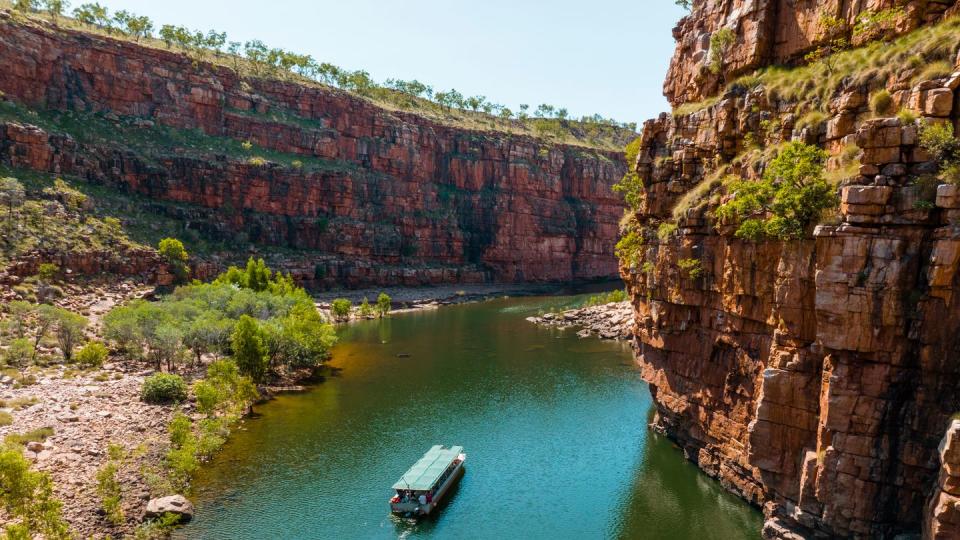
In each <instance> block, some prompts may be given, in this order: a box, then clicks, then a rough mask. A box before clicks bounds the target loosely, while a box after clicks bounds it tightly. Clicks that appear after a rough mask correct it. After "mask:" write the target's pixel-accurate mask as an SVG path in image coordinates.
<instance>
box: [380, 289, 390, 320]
mask: <svg viewBox="0 0 960 540" xmlns="http://www.w3.org/2000/svg"><path fill="white" fill-rule="evenodd" d="M390 306H391V300H390V295H388V294H387V293H384V292H382V293H380V296H378V297H377V312H378V313H379V314H380V317H386V316H387V314H388V313H390Z"/></svg>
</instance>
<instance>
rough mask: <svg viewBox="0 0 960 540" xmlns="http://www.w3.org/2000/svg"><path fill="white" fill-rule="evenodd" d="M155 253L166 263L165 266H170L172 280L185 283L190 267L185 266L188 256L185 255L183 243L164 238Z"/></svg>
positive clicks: (174, 239)
mask: <svg viewBox="0 0 960 540" xmlns="http://www.w3.org/2000/svg"><path fill="white" fill-rule="evenodd" d="M157 251H158V252H159V253H160V256H161V257H163V258H164V260H166V261H167V264H169V265H170V271H171V272H172V273H173V276H174V278H176V282H177V283H186V282H187V278H188V277H189V276H190V267H189V266H187V261H188V260H189V259H190V256H189V255H188V254H187V250H186V249H184V247H183V242H181V241H179V240H177V239H176V238H164V239H163V240H161V241H160V244H158V246H157Z"/></svg>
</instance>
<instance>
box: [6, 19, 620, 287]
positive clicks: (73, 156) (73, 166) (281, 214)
mask: <svg viewBox="0 0 960 540" xmlns="http://www.w3.org/2000/svg"><path fill="white" fill-rule="evenodd" d="M0 58H2V59H3V61H4V62H3V64H4V69H3V70H2V71H0V92H2V93H3V94H4V95H5V96H6V98H7V99H9V100H12V101H14V102H16V103H17V104H19V105H21V106H26V107H30V108H33V109H35V110H38V111H41V112H42V111H80V112H83V113H84V114H91V113H96V114H97V118H103V119H105V121H108V122H114V123H115V124H117V125H121V124H122V125H124V126H127V128H128V129H129V130H133V132H134V133H135V134H136V135H137V137H138V138H144V139H147V140H151V139H153V140H156V141H157V142H156V144H155V146H156V148H151V149H149V150H143V149H140V150H138V151H132V150H130V149H128V148H127V147H125V146H124V145H123V144H115V142H111V141H105V140H104V139H106V138H109V137H102V138H98V137H84V138H83V140H78V137H74V136H71V135H70V134H69V133H65V132H61V131H58V130H50V129H41V128H39V127H37V126H30V125H26V124H28V123H29V122H25V121H8V122H7V123H6V124H5V125H3V126H0V163H6V164H8V165H12V166H14V167H21V168H28V169H33V170H38V171H47V172H52V173H56V174H68V175H75V176H80V177H83V178H86V179H88V180H89V181H92V182H97V183H102V184H106V185H110V186H114V187H116V189H118V190H125V191H128V192H131V193H136V194H141V195H144V196H146V197H148V198H149V199H152V200H156V201H164V202H167V203H175V204H176V207H175V208H174V209H173V210H170V207H169V206H159V205H158V206H157V207H156V208H154V210H156V209H165V210H166V211H169V212H171V213H173V214H174V216H175V217H178V218H179V219H183V220H184V221H186V222H188V224H189V227H191V228H192V229H194V230H195V231H197V232H198V233H199V234H202V235H205V236H206V237H212V238H214V239H217V238H220V239H230V238H235V237H236V236H237V235H242V238H243V239H244V240H250V241H252V242H253V243H255V244H262V245H267V246H280V247H284V248H293V249H294V250H296V251H295V253H294V254H293V255H292V256H291V257H292V258H293V259H294V260H296V261H298V262H297V263H296V265H295V266H296V268H295V269H296V270H297V273H298V277H299V278H301V280H303V281H306V284H307V285H314V286H318V287H322V286H329V285H340V286H343V285H349V286H361V285H371V286H373V285H387V284H405V285H418V284H425V283H440V282H477V281H502V282H513V281H518V282H525V281H558V280H575V279H593V278H606V277H613V276H615V275H616V273H617V269H616V260H615V258H614V257H613V255H612V251H613V244H614V243H615V241H616V236H617V221H618V220H619V218H620V216H621V214H622V204H621V202H620V201H619V199H618V197H616V196H615V195H614V194H613V193H611V191H610V186H611V185H612V184H613V183H614V182H616V181H617V180H619V179H620V177H621V176H622V175H623V173H624V172H625V170H626V166H625V164H624V163H623V159H622V156H621V155H620V153H619V152H604V151H597V150H592V149H587V148H580V147H574V146H564V145H547V144H545V143H542V142H540V141H538V140H536V139H533V138H530V137H524V136H516V135H510V134H507V133H502V132H494V131H483V130H482V129H481V130H469V129H461V128H455V127H450V126H447V125H442V124H439V123H436V122H433V121H430V120H427V119H425V118H423V117H420V116H417V115H414V114H409V113H403V112H396V111H388V110H386V109H383V108H381V107H378V106H377V105H375V104H373V103H372V102H370V101H367V100H365V99H363V98H359V97H356V96H353V95H350V94H347V93H345V92H341V91H337V90H333V89H330V88H326V87H320V86H316V85H315V86H305V85H302V84H296V83H293V82H284V81H279V80H265V79H252V80H248V79H241V78H238V77H237V75H236V73H235V72H234V71H233V70H232V69H229V68H227V67H223V66H216V65H211V64H208V63H206V62H202V61H200V62H197V61H195V59H191V58H188V57H187V56H185V55H182V54H177V53H174V52H169V51H165V50H159V49H153V48H148V47H144V46H139V45H137V44H134V43H132V42H128V41H121V40H114V39H109V38H106V37H101V36H97V35H92V34H84V33H78V32H74V31H70V30H66V29H59V30H57V29H52V28H49V27H44V26H37V25H26V24H22V23H17V22H14V20H13V18H12V17H11V16H10V15H9V14H4V13H0ZM130 126H133V127H132V128H131V127H130ZM161 128H162V130H161ZM136 129H139V130H141V131H136ZM171 129H172V130H178V131H177V133H178V134H181V135H182V138H186V137H188V136H191V135H190V134H191V133H193V132H192V131H190V130H200V132H202V134H203V136H205V137H213V138H214V139H213V143H209V144H213V145H215V144H217V143H216V141H217V140H221V141H231V142H232V143H233V144H236V141H244V142H249V143H250V144H251V145H253V147H254V148H255V149H262V151H265V152H273V153H279V154H281V155H283V156H286V157H292V158H300V159H302V161H303V165H302V166H299V167H298V166H290V165H289V164H288V165H281V164H279V163H273V162H270V161H269V160H268V161H265V162H264V161H260V160H256V159H248V158H249V157H250V156H239V157H238V156H231V155H229V154H218V153H217V152H216V151H215V149H214V150H213V151H211V152H207V153H205V154H202V155H198V154H197V152H198V150H197V149H196V148H192V147H183V146H174V147H169V146H168V147H164V142H163V141H164V139H163V138H161V135H162V134H165V133H169V130H171ZM164 130H166V131H164ZM106 131H110V130H109V129H107V130H106ZM125 133H126V132H125ZM108 135H109V134H108ZM121 142H122V141H121ZM204 144H207V143H204ZM223 144H224V145H226V143H223ZM255 152H256V151H254V154H255ZM254 154H251V156H254V157H256V156H255V155H254Z"/></svg>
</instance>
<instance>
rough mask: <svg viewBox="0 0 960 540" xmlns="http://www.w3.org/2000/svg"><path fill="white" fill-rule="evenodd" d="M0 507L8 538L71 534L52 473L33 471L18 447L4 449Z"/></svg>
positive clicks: (51, 539)
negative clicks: (55, 495) (54, 488)
mask: <svg viewBox="0 0 960 540" xmlns="http://www.w3.org/2000/svg"><path fill="white" fill-rule="evenodd" d="M0 506H2V507H3V509H4V511H5V513H6V515H5V516H4V517H5V518H6V520H5V523H6V524H5V525H4V528H5V531H4V532H5V535H4V537H5V538H11V539H12V538H35V537H41V536H42V537H44V538H47V539H48V540H59V539H67V538H70V536H71V535H70V531H69V528H68V526H67V523H66V522H65V521H64V520H63V517H62V516H61V513H60V507H61V503H60V501H58V500H57V499H56V498H54V495H53V482H52V481H51V480H50V475H49V474H47V473H45V472H39V471H32V470H30V462H29V461H27V459H26V458H25V457H23V454H22V453H21V452H20V450H19V449H16V448H9V447H8V448H4V449H2V450H0Z"/></svg>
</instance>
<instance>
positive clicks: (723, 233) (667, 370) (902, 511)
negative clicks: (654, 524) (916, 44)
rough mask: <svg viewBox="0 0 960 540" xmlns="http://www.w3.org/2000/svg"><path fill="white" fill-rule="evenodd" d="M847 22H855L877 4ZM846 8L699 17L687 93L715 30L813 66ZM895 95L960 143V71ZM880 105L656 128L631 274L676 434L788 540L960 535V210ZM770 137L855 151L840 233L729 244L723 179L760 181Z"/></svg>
mask: <svg viewBox="0 0 960 540" xmlns="http://www.w3.org/2000/svg"><path fill="white" fill-rule="evenodd" d="M842 4H843V9H844V13H846V14H847V15H848V16H849V15H850V14H855V13H856V12H857V11H858V10H859V9H862V8H865V7H866V5H867V4H868V3H862V2H861V3H857V2H854V3H852V4H851V3H842ZM874 4H878V5H879V4H882V3H881V2H877V3H874ZM950 4H952V2H911V3H909V9H910V10H920V11H915V13H916V14H917V15H916V18H913V19H911V20H912V21H914V22H913V23H911V24H913V25H914V26H915V25H916V24H920V22H922V21H932V20H937V19H939V18H940V16H941V14H942V13H943V12H944V11H945V10H946V9H947V8H948V7H949V5H950ZM774 5H775V7H774ZM836 5H837V3H836V2H779V3H778V2H764V1H759V2H736V1H733V2H713V1H704V2H694V9H693V13H692V15H691V16H690V17H689V18H687V19H684V20H683V21H681V23H680V26H679V27H678V35H677V38H678V46H677V56H676V57H675V60H674V63H673V66H672V67H671V71H670V75H669V76H668V79H667V82H666V84H665V89H666V93H667V95H668V96H669V97H670V98H671V100H672V101H674V102H675V103H682V102H684V101H686V100H687V99H692V98H697V97H703V96H709V95H711V94H712V93H714V92H713V89H714V88H716V86H711V84H715V83H716V81H714V82H713V83H711V82H710V81H709V80H707V81H703V80H699V81H698V80H697V79H696V73H698V70H697V68H696V66H695V65H696V63H697V62H698V61H699V60H696V59H694V58H692V57H691V54H690V53H691V47H696V46H701V47H702V44H703V42H704V39H707V41H708V38H703V36H702V34H701V33H702V32H703V31H704V29H712V28H716V27H718V25H724V24H729V25H731V26H734V27H736V28H737V29H738V36H740V37H739V39H740V40H741V42H742V41H743V40H744V39H746V42H747V45H746V46H745V47H743V48H742V49H739V50H738V51H737V52H736V54H735V57H736V60H735V61H734V62H733V63H732V66H731V67H730V69H731V70H733V71H738V70H739V71H745V70H748V69H750V68H751V67H757V66H762V65H765V64H768V63H770V62H774V61H780V60H783V59H786V58H794V57H795V56H796V54H798V53H799V52H800V51H802V50H804V49H806V48H807V47H808V45H809V38H808V37H807V38H804V37H803V36H808V35H809V34H808V33H806V32H805V31H803V30H802V29H803V28H805V25H803V24H799V25H797V24H794V23H796V22H797V21H803V20H805V19H808V18H809V16H810V13H815V12H816V11H817V10H818V9H821V8H823V7H824V6H828V7H829V6H833V7H836ZM921 8H922V9H921ZM761 15H762V16H761ZM904 30H906V28H905V29H904ZM744 36H746V37H744ZM697 44H700V45H697ZM954 52H955V51H954ZM694 56H695V55H694ZM884 85H885V86H887V88H888V89H889V90H890V91H891V94H892V99H893V101H894V103H895V104H896V105H897V106H901V105H902V106H903V107H904V108H907V109H911V110H913V111H914V112H915V113H916V114H917V115H918V116H920V117H921V121H922V122H927V123H937V122H952V123H954V124H955V125H956V123H957V120H958V116H960V107H958V106H957V99H956V97H957V90H958V88H960V70H956V71H955V72H954V73H952V74H951V75H949V76H946V77H938V78H935V79H931V80H920V81H912V82H911V81H910V77H909V76H905V77H904V78H902V79H901V80H891V81H886V82H885V83H884ZM870 90H871V88H870V87H869V86H867V85H857V84H856V83H853V82H851V83H849V84H846V85H845V86H844V87H843V88H842V89H841V90H840V91H838V92H837V93H836V94H835V95H834V96H832V98H831V99H830V101H829V103H824V104H822V107H823V109H824V110H826V111H828V113H827V119H826V120H825V121H823V122H822V123H819V124H816V125H813V126H804V125H800V124H799V122H798V120H797V118H798V116H800V115H802V114H803V113H804V109H805V108H807V107H810V106H811V104H805V103H795V102H786V101H783V100H781V99H778V98H776V96H770V95H767V93H766V92H765V91H764V89H763V87H762V86H757V87H755V88H753V89H746V90H745V89H743V88H733V89H731V90H730V91H727V92H725V93H723V94H721V95H719V96H717V97H718V99H717V101H716V103H713V104H709V106H704V107H703V108H701V110H699V111H698V112H695V113H692V114H689V115H686V116H669V115H666V114H664V115H662V116H661V117H660V118H658V119H656V120H651V121H648V122H647V123H646V124H645V126H644V130H643V139H642V146H641V148H640V153H639V156H638V158H637V163H636V164H635V167H636V170H637V173H638V174H639V175H640V177H641V178H642V179H643V181H644V190H645V196H646V199H645V201H644V202H643V204H642V205H641V206H640V208H638V209H637V211H636V213H635V222H634V223H633V225H632V226H631V227H632V230H634V231H636V232H637V233H638V235H639V237H640V238H642V240H641V243H642V246H641V247H640V248H638V250H637V256H636V258H635V259H634V260H629V259H628V260H625V261H624V262H623V263H622V266H621V272H622V274H623V276H624V279H625V280H626V281H627V283H628V289H629V291H630V293H631V295H632V298H633V305H634V308H635V315H636V325H635V328H634V333H635V341H634V345H635V348H636V351H637V360H638V363H639V365H640V367H641V370H642V374H643V377H644V378H645V379H646V380H647V381H649V383H650V385H651V390H652V393H653V396H654V401H655V404H656V408H657V416H656V420H655V424H654V425H655V427H656V428H657V429H660V430H662V431H664V432H666V433H667V434H668V435H669V436H671V437H672V438H673V439H674V440H676V441H677V442H678V443H679V444H680V445H681V447H682V448H683V450H684V452H685V454H686V455H687V457H688V458H689V459H691V460H692V461H694V462H695V463H696V464H697V465H698V466H700V467H701V468H702V469H703V470H704V471H706V472H707V473H708V474H710V475H711V476H714V477H716V478H718V479H719V480H720V482H721V483H722V484H723V485H724V486H725V487H727V488H728V489H730V490H731V491H734V492H736V493H738V494H740V495H741V496H742V497H744V498H745V499H747V500H748V501H750V502H752V503H754V504H756V505H758V506H763V508H764V511H765V514H766V516H767V521H766V524H765V526H764V531H763V533H764V536H765V537H767V538H812V537H854V538H891V537H893V536H895V535H897V534H900V533H911V534H916V533H919V532H920V531H921V529H925V530H926V531H927V534H928V535H929V536H932V537H939V538H946V537H951V536H950V535H951V534H955V533H956V531H957V525H956V523H957V522H958V518H957V512H956V495H957V490H956V487H955V486H954V485H953V484H954V483H955V482H954V480H951V479H952V478H954V477H955V475H956V474H957V473H956V470H955V469H956V467H957V459H956V456H955V454H956V448H955V446H956V443H955V442H954V439H955V438H956V433H955V432H956V428H954V429H953V431H952V432H951V433H952V434H951V435H949V436H948V437H947V442H945V443H944V445H945V446H946V448H947V449H946V450H942V451H940V452H938V444H939V443H940V441H941V440H942V439H943V438H944V432H945V430H946V429H947V426H948V425H949V421H950V418H951V415H953V414H954V413H956V412H957V411H958V410H960V401H958V395H960V393H958V389H960V364H958V363H957V353H958V351H960V332H958V330H960V322H958V321H960V295H958V294H957V292H958V287H960V277H958V266H960V192H958V188H957V187H956V186H953V185H946V184H944V185H940V186H936V185H934V186H932V187H930V186H927V187H925V186H924V185H922V184H921V183H919V182H917V178H919V177H922V176H923V175H928V174H930V173H932V172H935V171H936V170H937V168H938V166H939V164H938V163H936V162H934V161H932V158H931V157H930V156H929V155H928V154H927V153H926V152H925V151H924V149H923V148H921V147H920V146H919V144H918V127H919V125H920V123H919V122H912V121H910V120H909V119H908V118H906V117H903V119H901V118H896V117H891V118H882V117H881V118H876V117H875V116H876V115H875V114H874V113H872V112H871V111H870V110H869V104H868V96H869V92H870ZM893 110H896V108H894V109H893ZM798 111H799V112H798ZM881 116H882V115H881ZM747 134H750V137H749V138H748V137H747V136H746V135H747ZM751 138H752V139H753V140H755V141H757V142H759V143H760V144H759V146H760V147H761V148H762V147H774V146H776V145H777V144H779V143H781V142H783V141H787V140H791V139H794V140H802V141H805V142H807V143H809V144H816V145H819V146H821V147H823V148H826V149H828V151H830V152H831V154H832V155H833V156H834V157H833V158H832V159H831V162H830V168H831V169H839V168H842V167H844V165H843V164H842V163H841V162H842V161H843V159H851V158H850V156H847V157H846V158H844V157H843V155H844V154H847V153H848V151H847V149H851V148H852V149H854V150H855V151H856V154H855V157H854V158H852V159H853V163H852V164H847V165H846V167H849V166H850V165H852V170H851V171H850V172H849V173H848V174H847V175H846V176H845V177H844V179H843V181H842V182H841V183H840V186H839V188H838V191H839V194H840V196H841V200H842V203H841V205H840V208H839V211H838V214H837V216H836V217H835V218H834V219H833V220H832V221H831V222H830V223H828V224H821V225H819V226H818V227H817V228H816V230H815V231H813V234H812V235H811V236H810V237H809V238H806V239H801V240H795V241H790V242H780V241H773V240H767V241H760V242H750V241H746V240H742V239H739V238H736V237H735V236H734V235H733V234H732V232H733V231H732V230H730V228H729V227H724V226H718V223H717V221H716V220H715V219H714V217H713V214H712V211H713V210H714V209H715V208H716V207H717V205H718V204H719V202H720V201H721V200H722V197H724V196H725V195H724V193H723V191H722V189H720V186H721V184H720V181H719V177H718V176H716V175H714V173H715V172H716V171H717V170H719V169H718V167H720V166H723V167H725V169H723V170H725V171H726V172H727V173H729V174H733V175H736V176H739V177H741V178H756V177H757V176H758V175H759V174H760V173H761V172H762V170H763V166H764V163H765V161H764V160H765V159H768V158H766V157H764V156H767V154H765V153H764V151H763V150H762V149H753V148H751V146H752V145H751V140H750V139H751ZM750 156H753V158H750ZM931 189H932V190H934V191H935V193H932V192H930V190H931ZM662 224H670V225H669V226H667V227H661V225H662ZM673 225H676V227H677V228H676V230H675V231H674V230H673V229H672V227H673ZM658 229H659V231H660V234H657V230H658ZM681 260H686V261H689V260H695V261H697V264H698V267H699V270H698V271H697V272H695V273H691V272H690V271H689V270H684V268H683V265H681V264H680V262H681ZM941 459H943V460H944V462H943V463H942V464H941ZM938 479H939V480H938Z"/></svg>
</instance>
